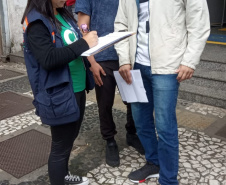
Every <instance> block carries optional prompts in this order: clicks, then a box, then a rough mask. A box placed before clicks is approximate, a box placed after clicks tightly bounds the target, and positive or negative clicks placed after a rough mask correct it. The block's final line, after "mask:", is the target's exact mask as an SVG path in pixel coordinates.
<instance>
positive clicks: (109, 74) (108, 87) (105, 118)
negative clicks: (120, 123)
mask: <svg viewBox="0 0 226 185" xmlns="http://www.w3.org/2000/svg"><path fill="white" fill-rule="evenodd" d="M99 64H100V65H101V67H102V68H103V69H104V71H105V73H106V76H103V75H101V79H102V81H103V84H104V85H102V86H101V87H99V86H98V85H96V86H95V90H96V99H97V104H98V109H99V119H100V131H101V134H102V137H103V139H109V138H112V137H114V135H115V134H116V133H117V131H116V126H115V123H114V120H113V116H112V107H113V104H114V99H115V88H116V81H115V77H114V74H113V71H118V69H119V62H118V61H115V60H113V61H104V62H99ZM125 127H126V130H127V132H128V133H130V134H135V133H136V128H135V125H134V121H133V118H132V112H131V106H130V104H127V123H126V126H125Z"/></svg>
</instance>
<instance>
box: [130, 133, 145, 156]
mask: <svg viewBox="0 0 226 185" xmlns="http://www.w3.org/2000/svg"><path fill="white" fill-rule="evenodd" d="M126 141H127V144H128V145H129V146H132V147H133V148H135V149H136V150H137V151H138V152H139V153H140V154H141V155H144V154H145V151H144V147H143V146H142V144H141V142H140V139H139V137H138V136H137V135H136V134H129V133H127V134H126Z"/></svg>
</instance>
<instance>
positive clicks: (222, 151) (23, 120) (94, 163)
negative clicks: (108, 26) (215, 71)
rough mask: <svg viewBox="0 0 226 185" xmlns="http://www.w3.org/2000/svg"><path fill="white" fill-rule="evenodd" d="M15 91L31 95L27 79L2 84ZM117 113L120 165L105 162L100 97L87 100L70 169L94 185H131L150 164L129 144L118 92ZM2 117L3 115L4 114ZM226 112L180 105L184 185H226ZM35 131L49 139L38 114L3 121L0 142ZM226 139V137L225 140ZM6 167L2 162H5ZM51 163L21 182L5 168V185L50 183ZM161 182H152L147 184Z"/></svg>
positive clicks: (1, 180) (0, 183)
mask: <svg viewBox="0 0 226 185" xmlns="http://www.w3.org/2000/svg"><path fill="white" fill-rule="evenodd" d="M0 68H4V69H5V68H6V69H10V70H18V69H19V71H21V72H25V68H24V66H23V65H22V64H15V65H12V64H11V65H10V66H9V65H6V64H0ZM6 91H12V92H16V93H18V94H21V95H23V96H27V97H32V94H31V90H30V87H29V84H28V80H27V77H26V76H21V77H20V78H18V77H16V78H11V79H8V80H4V81H0V93H1V92H6ZM115 102H116V103H115V106H114V109H113V115H114V120H115V122H116V126H117V130H118V134H117V136H116V141H117V143H118V145H119V149H120V167H118V168H112V167H110V166H108V165H106V164H105V145H106V143H105V142H104V141H103V139H102V138H101V135H100V131H99V119H98V110H97V105H96V102H95V93H94V92H93V91H92V92H91V93H90V94H89V95H88V96H87V103H86V112H85V118H84V121H83V125H82V127H81V130H80V135H79V138H78V139H77V141H76V142H75V147H74V150H73V152H72V154H71V158H70V171H71V172H72V173H73V174H78V175H85V176H88V177H89V179H90V185H115V184H119V185H132V184H134V183H131V182H130V181H129V179H128V178H127V176H128V174H129V173H130V172H131V171H133V170H135V169H138V168H140V167H141V166H143V165H144V164H145V158H144V156H142V155H140V154H138V153H137V152H136V151H135V150H134V149H133V148H132V147H128V146H127V144H126V141H125V133H126V131H125V121H126V114H125V106H124V105H123V104H122V103H121V100H120V96H119V95H118V94H117V93H116V100H115ZM0 114H1V113H0ZM225 115H226V110H224V109H221V108H216V107H212V106H208V105H201V104H197V103H192V102H187V101H184V100H179V101H178V106H177V116H178V125H179V142H180V159H179V174H178V180H179V184H181V185H226V138H224V137H222V134H221V135H219V134H217V133H219V130H221V128H223V127H224V126H225V124H226V116H225ZM32 129H35V130H37V131H40V132H42V133H44V134H46V135H50V132H49V128H48V127H47V126H44V125H42V124H41V122H40V119H39V118H38V117H37V116H36V115H35V113H34V110H31V111H28V112H24V113H22V114H19V115H15V116H12V117H9V118H6V119H4V120H0V143H1V141H7V140H9V139H11V138H14V137H16V136H18V135H19V134H22V133H24V132H26V131H29V130H32ZM225 137H226V136H225ZM0 163H1V159H0ZM48 184H50V183H49V179H48V172H47V165H44V166H42V167H40V168H39V169H36V170H35V171H33V172H31V173H29V174H26V175H25V176H23V177H21V178H19V179H17V178H15V177H13V176H12V175H11V174H9V173H7V172H6V171H4V170H1V169H0V185H48ZM155 184H158V179H156V178H153V179H150V180H147V181H146V182H144V183H142V185H155Z"/></svg>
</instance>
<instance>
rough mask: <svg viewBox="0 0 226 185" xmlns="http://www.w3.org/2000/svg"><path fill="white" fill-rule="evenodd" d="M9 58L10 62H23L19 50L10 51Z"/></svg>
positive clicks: (22, 53) (21, 52)
mask: <svg viewBox="0 0 226 185" xmlns="http://www.w3.org/2000/svg"><path fill="white" fill-rule="evenodd" d="M9 58H10V62H15V63H25V62H24V52H23V51H19V52H16V53H10V54H9Z"/></svg>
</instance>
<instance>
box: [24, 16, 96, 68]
mask: <svg viewBox="0 0 226 185" xmlns="http://www.w3.org/2000/svg"><path fill="white" fill-rule="evenodd" d="M27 36H28V45H29V47H30V50H31V52H32V53H33V55H34V57H35V59H36V60H37V62H39V63H40V65H41V66H42V67H43V68H44V69H46V70H53V69H56V68H60V67H62V66H64V65H65V64H67V63H69V62H71V61H72V60H74V59H76V58H77V57H79V56H80V55H81V54H82V53H83V52H84V51H86V50H88V49H89V48H90V47H93V46H94V45H96V44H97V35H96V38H95V34H91V35H87V36H86V37H84V38H82V39H79V40H78V41H76V42H74V43H72V44H70V45H68V46H65V47H61V48H56V47H55V46H54V44H53V41H52V37H51V35H50V33H49V31H48V29H47V27H46V26H45V25H44V23H43V22H42V21H40V20H39V21H35V22H34V23H31V24H30V25H29V27H28V30H27ZM95 40H96V41H95ZM94 42H96V44H94Z"/></svg>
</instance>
